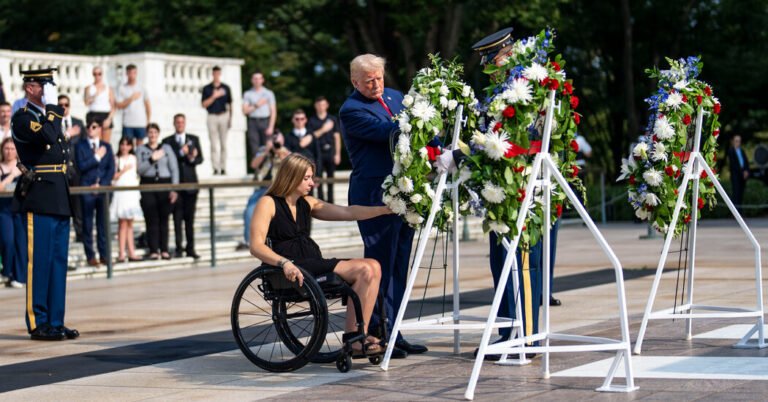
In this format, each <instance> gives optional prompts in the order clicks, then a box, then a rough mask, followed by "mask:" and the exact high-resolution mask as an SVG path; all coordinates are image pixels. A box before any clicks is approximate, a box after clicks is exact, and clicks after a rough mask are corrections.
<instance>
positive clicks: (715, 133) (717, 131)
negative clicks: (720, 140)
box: [712, 128, 720, 137]
mask: <svg viewBox="0 0 768 402" xmlns="http://www.w3.org/2000/svg"><path fill="white" fill-rule="evenodd" d="M712 135H714V136H715V137H717V136H718V135H720V129H719V128H718V129H716V130H715V131H713V132H712Z"/></svg>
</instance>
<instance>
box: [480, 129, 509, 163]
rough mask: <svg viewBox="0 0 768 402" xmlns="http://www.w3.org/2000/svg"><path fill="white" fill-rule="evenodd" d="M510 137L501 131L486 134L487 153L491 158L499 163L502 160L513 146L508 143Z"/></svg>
mask: <svg viewBox="0 0 768 402" xmlns="http://www.w3.org/2000/svg"><path fill="white" fill-rule="evenodd" d="M507 139H509V137H508V136H507V133H505V132H503V131H501V132H500V133H498V134H497V133H494V132H493V131H489V132H487V133H485V149H484V151H485V153H486V155H488V157H489V158H491V159H493V160H495V161H497V160H499V159H501V158H502V157H503V156H504V154H505V153H507V150H508V149H509V147H511V145H510V144H509V142H507Z"/></svg>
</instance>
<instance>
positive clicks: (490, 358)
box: [474, 336, 509, 362]
mask: <svg viewBox="0 0 768 402" xmlns="http://www.w3.org/2000/svg"><path fill="white" fill-rule="evenodd" d="M508 340H509V336H502V337H501V338H499V339H497V340H495V341H493V343H491V345H495V344H497V343H501V342H506V341H508ZM478 352H480V348H476V349H475V354H474V356H475V357H477V353H478ZM483 360H485V361H489V362H497V361H499V360H501V355H496V354H494V355H489V354H486V355H485V356H484V357H483Z"/></svg>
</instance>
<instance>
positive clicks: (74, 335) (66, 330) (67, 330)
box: [56, 325, 80, 339]
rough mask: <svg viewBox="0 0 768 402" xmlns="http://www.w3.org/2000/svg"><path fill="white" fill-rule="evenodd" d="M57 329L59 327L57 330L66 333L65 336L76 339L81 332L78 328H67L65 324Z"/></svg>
mask: <svg viewBox="0 0 768 402" xmlns="http://www.w3.org/2000/svg"><path fill="white" fill-rule="evenodd" d="M56 329H57V330H59V331H61V333H63V334H64V336H65V337H66V338H67V339H75V338H77V337H78V336H80V332H79V331H78V330H76V329H70V328H67V327H65V326H63V325H62V326H60V327H57V328H56Z"/></svg>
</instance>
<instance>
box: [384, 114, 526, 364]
mask: <svg viewBox="0 0 768 402" xmlns="http://www.w3.org/2000/svg"><path fill="white" fill-rule="evenodd" d="M462 116H463V106H462V105H459V106H458V108H457V110H456V120H455V122H454V126H453V139H452V145H451V149H456V145H457V144H458V139H459V133H460V131H461V126H462V125H463V123H464V120H463V118H462ZM447 179H448V173H447V172H445V173H442V174H440V176H439V178H438V183H437V189H436V190H435V196H434V197H433V199H432V208H431V210H430V212H429V216H428V217H427V222H426V224H425V225H424V229H423V230H424V232H423V233H422V236H421V238H420V240H419V243H418V245H417V247H416V255H415V257H414V259H413V266H412V267H411V272H410V274H409V276H408V283H407V286H406V288H405V293H404V295H403V301H402V302H401V304H400V310H398V312H397V317H396V318H395V322H394V324H393V326H392V333H391V334H390V337H389V343H388V344H387V351H386V353H385V354H384V360H383V361H382V362H381V368H382V370H387V369H388V368H389V360H390V358H391V357H392V351H393V350H394V347H395V341H396V340H397V335H398V334H399V333H400V332H401V331H403V330H422V331H423V330H438V331H439V330H443V331H445V330H447V331H451V330H452V331H453V351H454V353H456V354H458V353H459V352H460V331H461V330H482V329H484V328H485V327H486V325H487V324H486V319H485V317H473V316H463V315H461V314H460V304H459V296H460V290H459V235H458V230H457V228H458V219H459V218H458V210H459V192H458V185H457V184H456V183H452V184H451V185H450V189H451V190H452V203H453V211H454V214H453V222H452V227H453V233H452V236H451V243H452V247H453V258H452V264H451V265H452V267H451V268H452V271H453V314H452V315H451V316H450V317H439V318H434V319H416V320H410V321H408V322H403V317H404V316H405V311H406V309H407V307H408V303H409V302H410V299H411V296H412V294H413V287H414V285H415V283H416V278H417V277H418V273H419V269H420V265H421V260H422V259H423V257H424V252H425V251H426V248H427V244H428V241H429V234H430V233H431V232H432V228H433V226H434V222H435V216H436V215H437V213H438V211H439V210H440V202H439V200H442V196H443V192H445V191H446V190H447V187H448V186H447V185H446V181H447ZM518 286H519V284H518V281H517V276H515V277H514V278H513V288H514V291H515V292H517V289H518ZM516 310H517V311H516V317H520V316H521V310H520V307H519V306H517V309H516ZM491 327H492V328H502V327H512V336H515V335H516V334H522V330H523V325H522V320H513V319H510V318H499V320H498V321H494V323H491ZM528 362H529V361H527V360H525V352H521V353H520V364H525V363H528Z"/></svg>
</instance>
